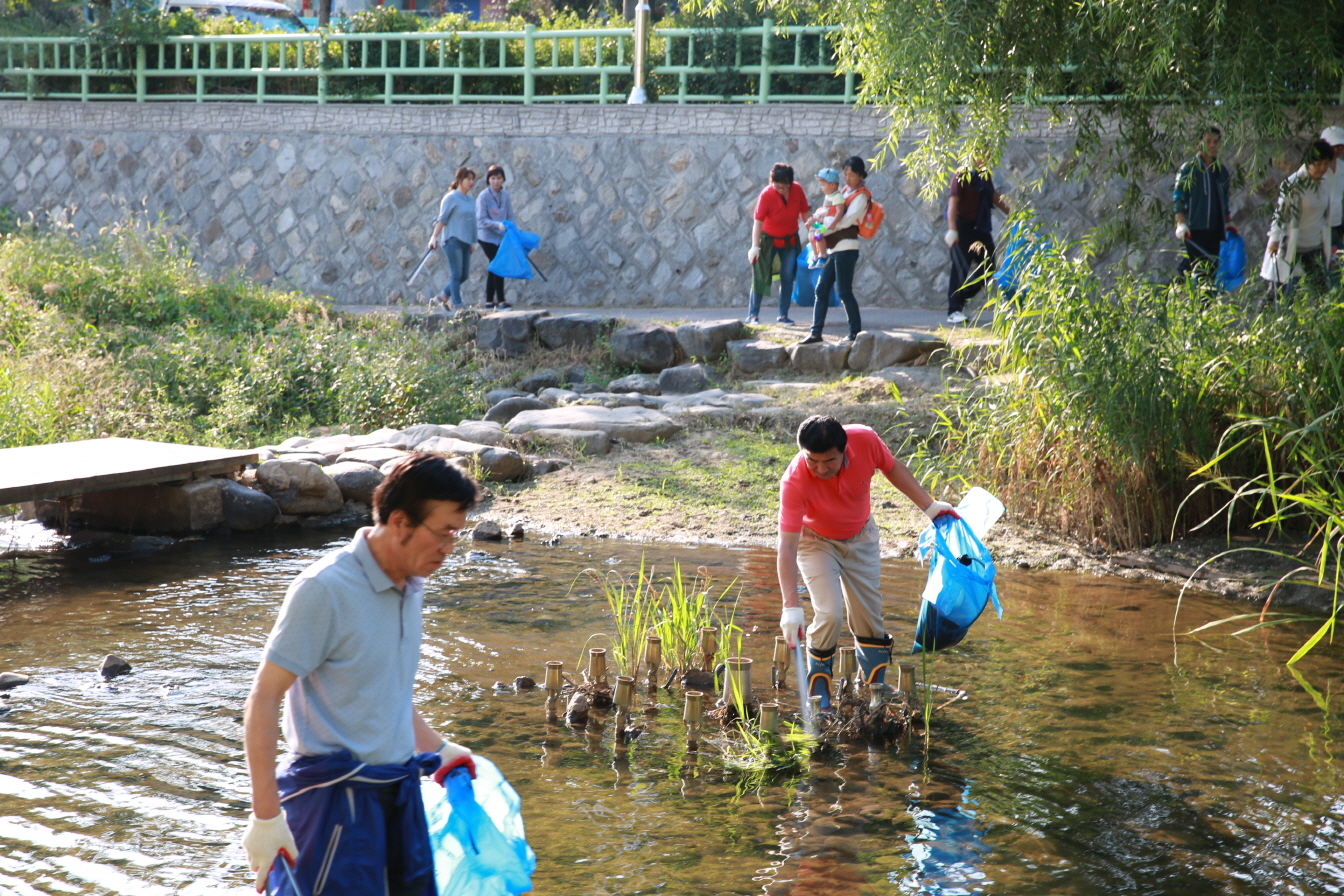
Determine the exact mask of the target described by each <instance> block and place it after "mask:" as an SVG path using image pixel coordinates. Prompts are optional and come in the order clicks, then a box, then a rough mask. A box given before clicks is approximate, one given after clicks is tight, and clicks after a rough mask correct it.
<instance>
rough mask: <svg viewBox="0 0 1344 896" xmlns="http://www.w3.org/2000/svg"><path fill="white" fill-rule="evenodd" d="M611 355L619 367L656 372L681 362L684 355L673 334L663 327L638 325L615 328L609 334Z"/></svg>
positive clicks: (668, 328) (657, 324)
mask: <svg viewBox="0 0 1344 896" xmlns="http://www.w3.org/2000/svg"><path fill="white" fill-rule="evenodd" d="M611 356H612V359H613V360H615V362H616V363H617V364H619V365H622V366H627V367H637V368H639V369H640V370H642V371H644V372H645V373H657V372H658V371H660V370H663V369H664V368H667V367H672V366H674V365H676V364H677V363H678V362H680V361H681V360H682V359H683V358H684V357H685V354H684V353H683V352H682V350H681V345H680V343H678V342H677V334H676V331H675V330H673V329H672V328H671V327H669V326H666V325H664V324H659V323H652V322H639V323H633V324H626V325H625V326H623V327H618V328H617V329H615V330H614V331H612V334H611Z"/></svg>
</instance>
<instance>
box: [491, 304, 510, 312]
mask: <svg viewBox="0 0 1344 896" xmlns="http://www.w3.org/2000/svg"><path fill="white" fill-rule="evenodd" d="M512 308H513V306H512V305H510V304H509V303H508V302H500V303H499V304H498V305H496V306H495V310H496V311H508V310H510V309H512Z"/></svg>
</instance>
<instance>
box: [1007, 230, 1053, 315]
mask: <svg viewBox="0 0 1344 896" xmlns="http://www.w3.org/2000/svg"><path fill="white" fill-rule="evenodd" d="M1055 252H1056V249H1055V246H1054V243H1053V242H1052V241H1051V240H1050V239H1049V238H1043V237H1041V236H1040V234H1039V233H1038V232H1037V231H1036V230H1035V229H1034V228H1032V227H1030V226H1028V225H1027V224H1026V223H1025V222H1022V221H1015V222H1014V223H1013V224H1011V225H1010V226H1009V227H1008V229H1007V231H1005V232H1004V234H1003V242H1002V243H1000V244H999V247H998V250H997V252H996V253H995V255H996V256H997V257H998V267H997V268H996V269H995V271H994V282H996V283H997V284H998V285H999V289H1000V290H1001V291H1002V292H1003V294H1004V296H1005V297H1006V298H1008V299H1012V298H1014V297H1016V296H1018V295H1019V294H1023V295H1025V291H1024V289H1023V281H1024V280H1025V279H1027V278H1028V276H1029V275H1034V274H1036V273H1038V272H1039V271H1040V266H1041V261H1043V260H1044V259H1046V258H1048V257H1050V256H1051V255H1053V254H1055Z"/></svg>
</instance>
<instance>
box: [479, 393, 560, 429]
mask: <svg viewBox="0 0 1344 896" xmlns="http://www.w3.org/2000/svg"><path fill="white" fill-rule="evenodd" d="M549 408H550V405H548V404H547V403H546V402H544V401H541V400H540V399H536V398H528V397H526V396H516V397H514V398H506V399H504V400H503V401H501V402H499V403H498V404H496V405H494V406H493V407H491V408H490V410H488V411H486V412H485V419H486V420H489V421H490V422H492V423H508V422H509V421H510V420H512V419H513V418H514V417H516V416H518V415H519V414H521V413H522V412H523V411H544V410H547V409H549Z"/></svg>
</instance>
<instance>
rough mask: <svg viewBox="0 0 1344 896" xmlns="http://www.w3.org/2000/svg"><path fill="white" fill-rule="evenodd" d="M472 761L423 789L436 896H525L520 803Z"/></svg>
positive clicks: (526, 861) (529, 863)
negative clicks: (471, 767) (471, 764)
mask: <svg viewBox="0 0 1344 896" xmlns="http://www.w3.org/2000/svg"><path fill="white" fill-rule="evenodd" d="M496 257H498V256H496ZM473 759H474V761H475V763H476V778H475V780H473V779H472V777H471V775H470V774H469V773H468V772H467V770H466V768H465V767H463V768H460V769H454V770H453V771H452V772H450V773H449V774H448V777H447V778H445V779H444V785H445V786H444V787H439V785H437V784H435V783H433V782H432V781H426V783H425V785H424V790H423V794H424V800H425V815H426V816H427V817H428V819H429V839H430V843H431V844H432V845H433V847H434V878H435V880H436V882H437V883H438V887H439V896H517V894H519V893H526V892H528V891H529V890H531V889H532V872H533V871H535V870H536V869H537V855H536V853H534V852H533V851H532V847H530V846H528V845H527V837H526V835H525V833H524V831H523V815H522V803H521V801H520V800H519V799H518V793H517V792H516V791H515V790H514V789H513V788H512V787H510V786H509V782H508V781H506V780H504V776H503V775H501V774H500V773H499V769H498V768H497V767H496V766H495V764H494V763H493V762H491V761H490V760H489V759H486V758H485V757H483V756H481V755H480V754H479V753H477V754H476V755H475V756H474V757H473Z"/></svg>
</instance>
